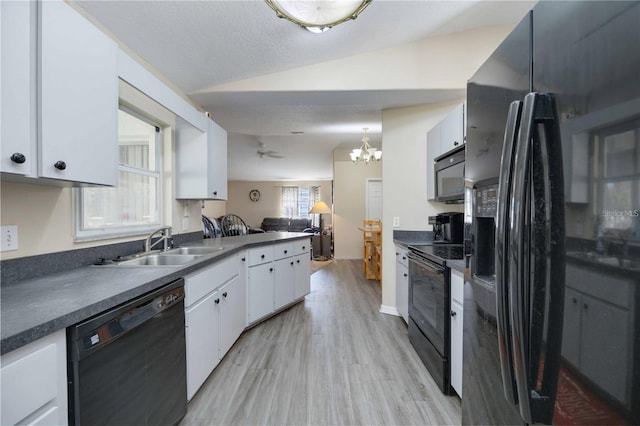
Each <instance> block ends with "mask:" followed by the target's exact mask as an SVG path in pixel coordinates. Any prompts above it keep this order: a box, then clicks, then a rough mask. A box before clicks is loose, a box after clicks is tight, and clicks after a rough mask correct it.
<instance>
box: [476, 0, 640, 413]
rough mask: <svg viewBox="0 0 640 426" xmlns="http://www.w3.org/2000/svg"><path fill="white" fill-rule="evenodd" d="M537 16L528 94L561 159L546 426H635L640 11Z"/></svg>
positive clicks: (616, 5)
mask: <svg viewBox="0 0 640 426" xmlns="http://www.w3.org/2000/svg"><path fill="white" fill-rule="evenodd" d="M533 15H534V19H533V46H534V50H533V51H534V54H533V63H534V74H533V87H534V90H535V91H537V92H543V93H550V94H552V95H553V96H554V97H555V100H556V106H557V111H558V117H559V128H560V134H561V139H562V151H563V153H564V155H563V165H562V168H563V169H564V181H565V185H564V193H565V209H564V210H565V227H564V231H565V233H566V237H565V247H566V249H565V259H566V265H565V266H566V268H565V271H566V272H565V284H566V288H565V294H564V318H563V321H561V322H560V323H561V324H562V349H561V355H560V357H559V360H558V361H559V364H560V365H559V377H558V384H557V394H556V402H555V406H554V412H553V423H555V424H594V423H598V424H621V423H632V424H639V423H640V321H639V319H640V315H639V314H638V313H636V311H637V308H638V306H639V305H640V287H638V284H639V283H640V268H639V265H640V251H639V249H638V248H639V247H640V217H639V215H640V3H639V2H637V1H625V2H613V1H602V2H599V1H587V2H539V3H538V4H537V5H536V7H535V8H534V10H533ZM465 315H466V312H465ZM558 326H559V324H558ZM531 332H532V333H534V332H535V330H532V331H531ZM545 339H546V337H544V335H543V342H546V340H545ZM534 367H535V366H533V365H530V368H531V369H532V370H530V371H529V374H530V375H533V374H534ZM530 378H531V377H530ZM466 395H467V394H465V396H466ZM534 414H535V413H534Z"/></svg>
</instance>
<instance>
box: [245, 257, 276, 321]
mask: <svg viewBox="0 0 640 426" xmlns="http://www.w3.org/2000/svg"><path fill="white" fill-rule="evenodd" d="M274 275H275V273H274V268H273V264H272V263H265V264H262V265H258V266H252V267H250V268H249V278H248V283H249V286H248V288H247V290H248V293H249V294H248V296H249V304H248V310H249V313H248V316H249V323H252V322H255V321H256V320H259V319H260V318H262V317H264V316H265V315H268V314H270V313H272V312H273V310H274V309H273V292H274Z"/></svg>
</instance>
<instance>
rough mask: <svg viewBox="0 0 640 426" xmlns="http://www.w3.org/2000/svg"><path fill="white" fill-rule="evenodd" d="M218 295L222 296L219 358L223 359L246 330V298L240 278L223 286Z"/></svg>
mask: <svg viewBox="0 0 640 426" xmlns="http://www.w3.org/2000/svg"><path fill="white" fill-rule="evenodd" d="M218 294H219V296H220V316H219V325H220V326H219V328H220V336H219V343H220V344H219V347H218V356H219V358H220V359H222V357H224V355H225V354H226V353H227V352H228V351H229V349H231V346H233V344H234V343H235V341H236V340H238V337H240V334H241V333H242V330H244V321H245V297H244V292H243V291H242V289H241V285H240V280H239V278H238V277H236V278H234V279H233V280H231V281H229V282H228V283H227V284H225V285H224V286H222V287H221V288H220V289H219V290H218Z"/></svg>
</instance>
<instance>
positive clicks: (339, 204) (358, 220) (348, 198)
mask: <svg viewBox="0 0 640 426" xmlns="http://www.w3.org/2000/svg"><path fill="white" fill-rule="evenodd" d="M349 152H351V149H336V150H335V151H334V152H333V179H334V182H335V188H334V190H333V195H334V209H333V221H334V227H333V229H334V234H333V246H334V257H335V258H336V259H362V256H363V245H362V231H360V230H358V227H361V226H362V221H363V220H364V219H365V216H366V201H367V200H366V187H367V178H379V177H382V164H383V163H384V162H385V161H386V160H385V157H384V156H385V155H386V153H385V152H384V150H383V157H382V158H383V159H382V161H381V162H379V163H371V164H368V165H365V164H361V163H360V164H353V163H352V162H351V160H350V158H349ZM383 192H384V190H383ZM382 197H383V198H382V204H383V205H384V204H385V203H386V200H385V199H384V194H383V196H382Z"/></svg>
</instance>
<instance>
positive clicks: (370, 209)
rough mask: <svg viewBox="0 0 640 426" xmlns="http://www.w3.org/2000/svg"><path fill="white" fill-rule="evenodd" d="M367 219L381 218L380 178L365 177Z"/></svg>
mask: <svg viewBox="0 0 640 426" xmlns="http://www.w3.org/2000/svg"><path fill="white" fill-rule="evenodd" d="M367 219H369V220H372V219H382V179H367Z"/></svg>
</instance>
